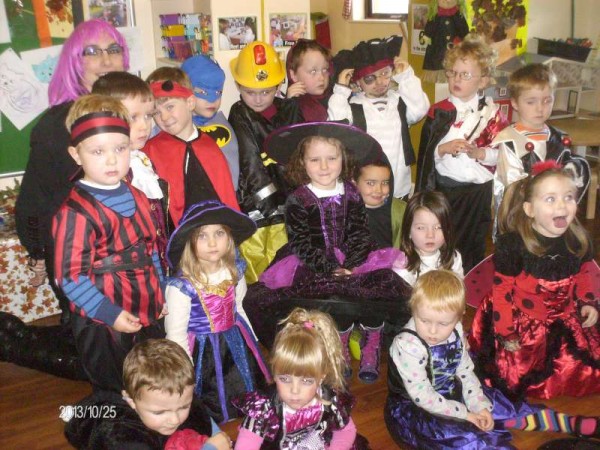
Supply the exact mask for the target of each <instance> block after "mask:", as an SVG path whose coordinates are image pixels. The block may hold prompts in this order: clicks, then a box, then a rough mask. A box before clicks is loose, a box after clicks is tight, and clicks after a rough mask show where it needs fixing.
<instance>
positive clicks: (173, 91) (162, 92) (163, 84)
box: [150, 80, 194, 98]
mask: <svg viewBox="0 0 600 450" xmlns="http://www.w3.org/2000/svg"><path fill="white" fill-rule="evenodd" d="M150 89H152V93H153V94H154V97H156V98H160V97H179V98H188V97H191V96H192V95H194V91H192V90H191V89H188V88H186V87H185V86H182V85H181V84H179V83H176V82H175V81H171V80H167V81H155V82H154V83H150Z"/></svg>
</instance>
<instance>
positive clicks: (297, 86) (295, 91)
mask: <svg viewBox="0 0 600 450" xmlns="http://www.w3.org/2000/svg"><path fill="white" fill-rule="evenodd" d="M304 94H306V86H304V83H303V82H302V81H298V82H296V83H294V84H292V85H291V86H288V89H287V93H286V94H285V96H286V97H287V98H293V97H299V96H301V95H304Z"/></svg>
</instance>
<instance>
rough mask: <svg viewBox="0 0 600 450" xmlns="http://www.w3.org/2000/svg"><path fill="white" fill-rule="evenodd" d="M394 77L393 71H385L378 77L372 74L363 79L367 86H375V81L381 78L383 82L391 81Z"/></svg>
mask: <svg viewBox="0 0 600 450" xmlns="http://www.w3.org/2000/svg"><path fill="white" fill-rule="evenodd" d="M391 77H392V69H386V70H384V71H382V72H381V73H380V74H379V75H376V74H374V73H372V74H371V75H365V76H364V77H362V80H363V81H364V82H365V84H367V85H368V84H373V83H375V81H377V80H378V79H379V78H381V79H382V80H389V79H390V78H391Z"/></svg>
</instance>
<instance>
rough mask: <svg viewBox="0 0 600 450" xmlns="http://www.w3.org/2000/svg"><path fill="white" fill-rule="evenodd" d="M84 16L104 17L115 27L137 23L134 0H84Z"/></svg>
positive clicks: (88, 17) (103, 18)
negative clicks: (134, 16)
mask: <svg viewBox="0 0 600 450" xmlns="http://www.w3.org/2000/svg"><path fill="white" fill-rule="evenodd" d="M83 2H84V12H83V14H84V17H85V19H86V20H89V19H102V20H104V21H106V22H108V23H110V24H112V25H113V26H115V27H127V26H133V25H135V23H134V20H133V4H132V0H112V1H105V0H83Z"/></svg>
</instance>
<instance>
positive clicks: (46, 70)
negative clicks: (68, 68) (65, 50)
mask: <svg viewBox="0 0 600 450" xmlns="http://www.w3.org/2000/svg"><path fill="white" fill-rule="evenodd" d="M61 49H62V45H53V46H52V47H45V48H37V49H35V50H28V51H24V52H21V53H20V56H21V59H22V60H23V62H25V63H27V64H28V65H29V66H30V67H31V68H32V70H33V73H34V75H35V77H36V78H37V79H38V81H39V82H40V83H42V84H44V85H45V88H46V92H47V88H48V83H50V78H52V74H53V73H54V68H55V67H56V63H57V62H58V57H59V55H60V51H61Z"/></svg>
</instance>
